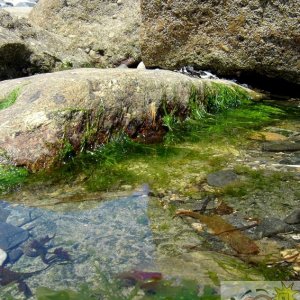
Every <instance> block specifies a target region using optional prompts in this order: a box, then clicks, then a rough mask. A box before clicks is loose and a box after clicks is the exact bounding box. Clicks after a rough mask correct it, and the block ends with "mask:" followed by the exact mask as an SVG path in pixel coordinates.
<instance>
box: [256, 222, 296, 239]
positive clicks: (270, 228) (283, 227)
mask: <svg viewBox="0 0 300 300" xmlns="http://www.w3.org/2000/svg"><path fill="white" fill-rule="evenodd" d="M291 229H292V227H291V226H290V225H288V224H286V223H285V222H284V221H282V220H280V219H278V218H273V217H271V218H265V219H263V220H262V221H261V223H260V224H259V225H258V226H257V227H256V228H255V231H254V234H255V235H256V236H257V237H258V238H263V237H271V236H274V235H276V234H279V233H285V232H289V231H290V230H291Z"/></svg>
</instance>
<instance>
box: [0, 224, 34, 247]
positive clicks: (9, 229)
mask: <svg viewBox="0 0 300 300" xmlns="http://www.w3.org/2000/svg"><path fill="white" fill-rule="evenodd" d="M0 232H1V235H0V248H1V249H3V250H4V251H8V250H10V249H13V248H15V247H17V246H18V245H20V244H21V243H23V242H24V241H26V240H27V239H28V238H29V233H28V231H26V230H24V229H22V228H20V227H17V226H13V225H10V224H7V223H3V222H0Z"/></svg>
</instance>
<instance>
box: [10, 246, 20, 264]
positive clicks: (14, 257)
mask: <svg viewBox="0 0 300 300" xmlns="http://www.w3.org/2000/svg"><path fill="white" fill-rule="evenodd" d="M22 255H23V251H22V250H21V249H20V248H16V249H12V250H11V251H10V252H9V253H8V261H9V263H11V264H13V263H15V262H16V261H18V260H19V258H20V257H21V256H22Z"/></svg>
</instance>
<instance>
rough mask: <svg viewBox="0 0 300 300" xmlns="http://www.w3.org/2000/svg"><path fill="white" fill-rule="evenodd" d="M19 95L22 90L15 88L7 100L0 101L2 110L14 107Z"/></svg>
mask: <svg viewBox="0 0 300 300" xmlns="http://www.w3.org/2000/svg"><path fill="white" fill-rule="evenodd" d="M19 95H20V88H15V89H14V90H12V91H11V92H10V93H9V94H8V95H7V97H6V98H4V99H2V100H0V110H2V109H5V108H8V107H10V106H12V105H13V104H14V103H15V102H16V100H17V98H18V96H19Z"/></svg>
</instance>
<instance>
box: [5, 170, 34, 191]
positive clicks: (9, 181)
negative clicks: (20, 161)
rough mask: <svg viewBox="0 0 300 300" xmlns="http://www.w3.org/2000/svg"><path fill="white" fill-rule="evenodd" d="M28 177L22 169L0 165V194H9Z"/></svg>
mask: <svg viewBox="0 0 300 300" xmlns="http://www.w3.org/2000/svg"><path fill="white" fill-rule="evenodd" d="M27 177H28V171H27V170H26V169H24V168H16V167H11V166H3V165H0V193H1V194H5V193H8V192H11V191H12V190H14V189H15V188H16V187H18V186H19V185H20V184H22V183H23V182H24V181H25V180H26V178H27Z"/></svg>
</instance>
